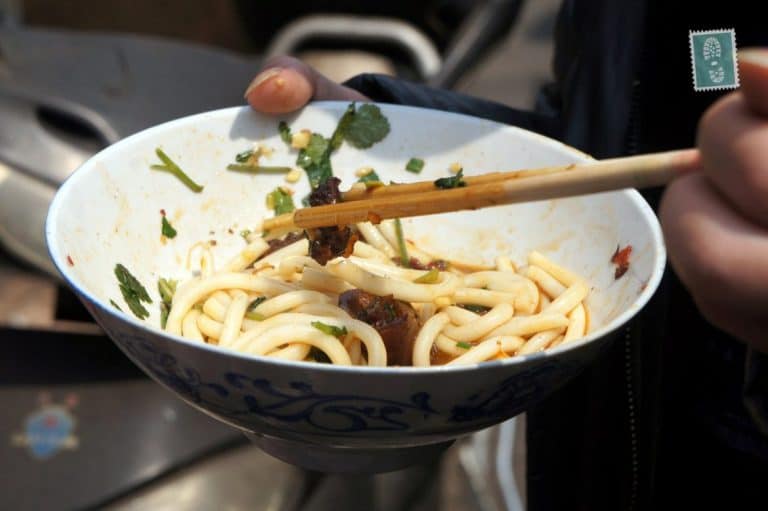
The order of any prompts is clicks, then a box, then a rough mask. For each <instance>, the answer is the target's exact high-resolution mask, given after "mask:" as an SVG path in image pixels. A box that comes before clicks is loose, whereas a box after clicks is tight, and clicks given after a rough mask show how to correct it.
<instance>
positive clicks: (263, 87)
mask: <svg viewBox="0 0 768 511" xmlns="http://www.w3.org/2000/svg"><path fill="white" fill-rule="evenodd" d="M245 99H246V100H247V101H248V104H249V105H251V107H253V109H254V110H256V111H258V112H263V113H267V114H283V113H288V112H293V111H295V110H298V109H299V108H302V107H303V106H304V105H306V104H307V103H308V102H309V101H311V100H313V99H314V100H340V101H367V100H368V98H366V97H365V96H363V95H362V94H360V93H359V92H357V91H356V90H354V89H350V88H349V87H344V86H343V85H340V84H338V83H336V82H334V81H332V80H330V79H328V78H326V77H325V76H323V75H322V74H320V73H319V72H317V71H316V70H315V69H314V68H312V67H310V66H308V65H307V64H305V63H304V62H302V61H300V60H298V59H294V58H291V57H276V58H274V59H270V60H269V61H268V62H267V63H266V64H265V66H264V69H263V70H262V71H261V72H260V73H259V74H258V75H257V76H256V78H254V79H253V81H252V82H251V84H250V85H248V88H247V89H246V90H245Z"/></svg>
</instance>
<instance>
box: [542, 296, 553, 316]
mask: <svg viewBox="0 0 768 511" xmlns="http://www.w3.org/2000/svg"><path fill="white" fill-rule="evenodd" d="M539 296H540V298H541V299H540V300H539V312H541V311H543V310H545V309H546V308H547V307H549V304H550V303H552V300H550V299H549V296H547V294H546V293H541V295H539Z"/></svg>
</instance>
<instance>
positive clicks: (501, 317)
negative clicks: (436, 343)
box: [443, 303, 514, 342]
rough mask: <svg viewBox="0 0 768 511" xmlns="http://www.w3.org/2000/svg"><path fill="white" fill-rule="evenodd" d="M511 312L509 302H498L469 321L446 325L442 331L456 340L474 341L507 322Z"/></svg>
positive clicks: (512, 311)
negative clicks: (458, 324)
mask: <svg viewBox="0 0 768 511" xmlns="http://www.w3.org/2000/svg"><path fill="white" fill-rule="evenodd" d="M513 313H514V309H513V308H512V306H511V305H510V304H508V303H500V304H498V305H496V306H495V307H494V308H493V309H491V310H489V311H488V312H486V313H485V314H484V315H482V316H480V317H479V318H478V319H476V320H475V321H473V322H471V323H466V324H464V325H461V326H456V325H451V324H448V325H446V326H445V328H443V333H444V334H445V335H447V336H448V337H450V338H451V339H455V340H457V341H464V342H468V341H475V340H477V339H480V338H481V337H483V336H485V335H486V334H487V333H488V332H490V331H491V330H493V329H494V328H497V327H499V326H501V325H502V324H503V323H505V322H507V321H508V320H509V319H510V318H511V317H512V314H513Z"/></svg>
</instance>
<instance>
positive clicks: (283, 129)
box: [238, 121, 293, 161]
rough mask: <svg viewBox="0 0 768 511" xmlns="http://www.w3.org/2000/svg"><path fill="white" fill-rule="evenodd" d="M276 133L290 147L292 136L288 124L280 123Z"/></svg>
mask: <svg viewBox="0 0 768 511" xmlns="http://www.w3.org/2000/svg"><path fill="white" fill-rule="evenodd" d="M277 131H279V132H280V138H282V139H283V142H285V143H286V144H288V145H291V140H292V139H293V135H292V134H291V128H289V127H288V124H286V123H285V121H280V124H278V125H277ZM238 161H240V160H238Z"/></svg>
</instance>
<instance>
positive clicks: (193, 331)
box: [181, 309, 205, 341]
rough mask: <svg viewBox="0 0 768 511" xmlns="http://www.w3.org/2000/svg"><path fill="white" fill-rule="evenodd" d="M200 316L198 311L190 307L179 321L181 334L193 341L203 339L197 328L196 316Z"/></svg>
mask: <svg viewBox="0 0 768 511" xmlns="http://www.w3.org/2000/svg"><path fill="white" fill-rule="evenodd" d="M199 316H200V311H198V310H194V309H192V310H191V311H189V312H188V313H187V314H186V316H184V320H183V321H182V322H181V335H183V336H184V337H187V338H189V339H192V340H194V341H204V340H205V339H204V338H203V334H202V332H200V329H199V328H197V318H198V317H199Z"/></svg>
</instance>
